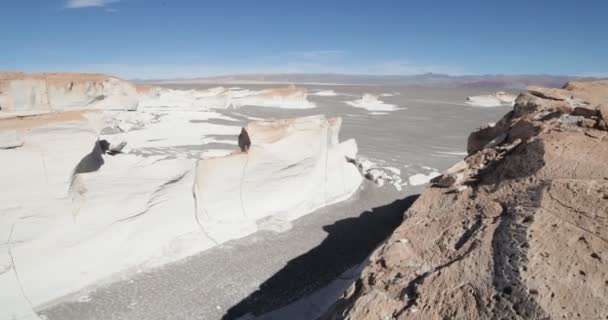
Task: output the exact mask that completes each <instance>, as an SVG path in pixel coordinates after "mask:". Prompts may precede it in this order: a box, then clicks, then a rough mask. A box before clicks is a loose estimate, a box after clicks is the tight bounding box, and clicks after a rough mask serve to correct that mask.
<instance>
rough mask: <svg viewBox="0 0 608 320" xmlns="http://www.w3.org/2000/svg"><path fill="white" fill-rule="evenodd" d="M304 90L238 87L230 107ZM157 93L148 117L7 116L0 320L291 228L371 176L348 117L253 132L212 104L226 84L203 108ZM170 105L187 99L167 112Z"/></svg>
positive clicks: (281, 123)
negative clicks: (348, 132) (344, 123)
mask: <svg viewBox="0 0 608 320" xmlns="http://www.w3.org/2000/svg"><path fill="white" fill-rule="evenodd" d="M35 89H36V90H38V88H35ZM292 89H293V88H288V89H278V92H277V91H269V90H263V91H257V92H255V93H251V92H246V93H244V92H242V91H243V90H238V89H237V90H236V91H234V92H233V93H232V98H231V99H230V100H229V101H230V104H231V105H233V106H234V105H238V104H239V103H240V105H241V106H243V105H249V104H250V103H251V104H253V105H260V104H261V105H265V106H279V105H280V104H281V101H283V102H285V101H287V102H288V101H290V100H289V99H293V101H299V102H298V103H300V104H299V106H300V107H301V106H304V105H305V104H304V103H303V102H302V101H305V92H304V93H303V92H302V91H297V92H294V91H293V90H292ZM162 90H165V89H161V91H162ZM152 91H153V90H152ZM152 91H148V93H147V94H150V96H145V97H144V98H142V99H141V100H140V102H143V103H140V107H139V109H138V110H137V111H128V112H127V111H117V110H116V109H120V108H119V107H120V106H123V104H122V102H120V101H121V100H120V101H119V100H117V101H118V102H116V104H108V105H104V106H103V108H101V106H100V105H95V106H96V107H95V108H93V110H83V111H70V112H66V113H50V114H48V115H43V116H33V117H27V118H24V119H4V120H0V121H3V122H1V123H0V143H2V145H3V146H5V148H0V168H2V169H0V176H1V177H2V179H0V190H2V192H1V193H0V238H2V239H3V245H2V246H0V288H2V290H0V319H13V318H16V319H27V318H35V317H36V316H35V314H34V313H33V311H32V308H33V307H34V306H38V305H41V304H44V303H47V302H49V301H52V300H53V299H55V298H58V297H61V296H63V295H66V294H69V293H71V292H74V291H76V290H79V289H82V288H84V287H85V286H88V285H92V284H95V283H98V282H99V281H103V280H106V279H112V278H113V277H116V276H117V275H120V274H122V273H128V272H133V271H137V270H140V269H144V268H147V267H153V266H158V265H161V264H163V263H166V262H170V261H175V260H178V259H180V258H183V257H186V256H189V255H192V254H195V253H197V252H200V251H202V250H206V249H209V248H211V247H213V246H216V245H217V244H219V243H222V242H224V241H227V240H229V239H235V238H239V237H242V236H244V235H247V234H250V233H252V232H255V231H256V230H258V229H260V228H268V227H269V226H270V227H273V228H274V229H277V226H278V228H280V227H281V225H280V224H281V222H288V221H290V220H293V219H295V218H297V217H300V216H302V215H305V214H307V213H309V212H311V211H312V210H314V209H316V208H319V207H322V206H325V205H328V204H331V203H335V202H337V201H341V200H344V199H346V198H348V197H350V196H351V195H352V194H353V193H354V192H355V191H356V190H357V189H358V187H359V185H360V183H361V180H362V177H361V175H360V174H359V171H358V170H357V168H356V166H355V165H354V164H353V163H350V162H348V161H347V158H349V159H353V158H355V157H356V153H357V147H356V143H355V141H354V140H347V141H345V142H342V143H340V142H339V141H338V133H339V129H340V124H341V120H340V119H339V118H331V119H326V118H325V117H323V116H312V117H305V118H296V119H289V120H277V121H259V122H252V123H250V124H248V125H247V126H246V127H245V128H244V131H241V130H242V129H241V126H240V125H239V124H238V122H237V121H236V120H235V119H232V118H230V117H228V116H225V115H222V114H219V113H216V112H213V111H209V108H213V107H215V106H217V105H214V104H213V103H211V104H207V102H208V101H212V102H213V101H217V100H213V99H215V98H216V97H218V96H221V95H222V94H224V93H225V92H226V90H225V89H211V90H208V91H207V92H203V93H201V92H198V93H196V97H197V99H195V100H196V101H197V102H196V103H192V101H189V100H188V99H186V98H184V96H186V97H188V94H186V93H184V92H175V91H162V92H161V94H160V95H159V96H158V98H159V99H165V98H163V95H164V94H167V96H166V97H167V98H166V100H165V101H164V102H162V103H161V102H155V101H153V100H152V98H151V95H155V94H156V93H150V92H152ZM19 94H20V93H19ZM273 94H276V95H277V96H279V98H276V99H275V98H274V97H273ZM11 97H12V96H11ZM210 97H211V98H210ZM4 98H5V100H4V101H6V96H4ZM174 98H175V99H174ZM11 99H12V98H11ZM83 99H84V98H83ZM171 99H173V100H171ZM180 99H181V100H180ZM209 99H210V100H209ZM239 99H244V100H239ZM76 100H77V99H76V98H74V100H73V101H76ZM12 101H15V100H12ZM168 101H177V102H178V103H175V104H174V105H173V107H170V108H166V107H165V108H161V107H164V106H163V105H164V104H165V102H168ZM235 101H236V102H235ZM30 102H31V101H30ZM119 102H120V103H119ZM108 103H109V101H108ZM199 103H200V104H199ZM294 104H296V103H295V102H294ZM5 105H6V104H5ZM27 106H28V108H30V109H35V108H36V106H38V104H36V103H33V104H32V103H30V104H28V105H27ZM32 106H34V107H32ZM220 107H221V106H220ZM288 107H293V105H292V106H289V105H288ZM75 108H76V109H81V108H78V107H75ZM25 109H27V108H25ZM3 112H6V111H5V110H2V111H0V113H3ZM214 119H217V120H221V121H219V123H222V124H221V125H220V124H217V123H218V122H215V123H214V121H213V120H214ZM231 122H234V125H231V124H230V123H231ZM239 133H241V136H240V139H237V136H239ZM211 143H213V144H221V145H224V146H226V147H224V149H221V148H219V149H218V148H216V147H213V148H207V147H206V145H207V144H211ZM237 145H239V146H237ZM243 150H245V151H246V152H245V151H243ZM229 153H230V154H229ZM212 156H215V157H214V158H211V157H212ZM203 157H208V158H203ZM201 158H203V160H201Z"/></svg>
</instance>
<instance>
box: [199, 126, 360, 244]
mask: <svg viewBox="0 0 608 320" xmlns="http://www.w3.org/2000/svg"><path fill="white" fill-rule="evenodd" d="M340 124H341V119H340V118H330V119H327V118H325V117H324V116H311V117H304V118H297V119H288V120H278V121H256V122H252V123H250V124H248V125H247V126H246V127H245V128H244V130H243V132H242V133H241V137H240V139H239V140H240V145H241V148H240V149H241V150H242V151H240V152H235V153H233V154H231V155H227V156H225V157H219V158H212V159H204V160H199V161H198V164H197V168H196V175H195V183H194V194H195V196H196V210H197V218H198V219H199V221H200V223H201V225H202V226H204V229H205V232H206V233H207V234H208V235H209V237H210V238H212V239H214V241H217V242H221V241H225V240H228V239H231V238H234V237H239V236H241V235H242V234H247V233H251V232H254V231H256V230H257V229H258V228H259V227H260V224H262V225H263V226H262V227H265V226H266V224H265V221H264V219H265V218H268V217H272V220H273V222H270V224H273V223H274V224H275V225H276V223H280V222H281V221H290V220H293V219H295V218H297V217H300V216H302V215H304V214H306V213H308V212H311V211H313V210H314V209H317V208H320V207H322V206H326V205H329V204H332V203H335V202H338V201H341V200H344V199H346V198H348V197H349V196H351V195H352V194H353V193H354V192H355V191H356V190H357V188H358V187H359V185H360V183H361V181H362V177H361V175H360V174H359V172H358V170H357V168H356V167H355V166H354V165H353V164H352V163H350V162H347V158H350V159H352V158H354V156H355V155H356V153H357V147H356V143H355V141H354V140H348V141H345V142H343V143H340V142H339V141H338V132H339V130H340ZM266 222H267V221H266Z"/></svg>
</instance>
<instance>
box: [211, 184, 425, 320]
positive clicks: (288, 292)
mask: <svg viewBox="0 0 608 320" xmlns="http://www.w3.org/2000/svg"><path fill="white" fill-rule="evenodd" d="M417 198H418V195H412V196H409V197H407V198H405V199H401V200H397V201H394V202H393V203H391V204H388V205H385V206H382V207H377V208H374V209H373V210H372V211H365V212H363V213H362V214H361V215H359V216H358V217H356V218H348V219H343V220H339V221H336V222H335V223H333V224H331V225H327V226H324V227H323V229H324V230H325V231H326V232H327V233H328V235H327V238H325V240H324V241H323V242H322V243H321V244H320V245H319V246H317V247H316V248H314V249H312V250H310V251H308V252H307V253H305V254H303V255H301V256H299V257H297V258H294V259H293V260H291V261H289V262H288V263H287V265H286V266H285V267H284V268H283V269H281V270H280V271H279V272H277V273H276V274H275V275H274V276H272V277H271V278H270V279H268V280H266V281H265V282H264V283H262V285H260V288H259V289H258V290H256V291H255V292H254V293H252V294H251V295H249V296H248V297H247V298H245V299H243V300H242V301H241V302H239V303H238V304H236V305H235V306H233V307H232V308H230V309H229V310H228V312H226V314H225V315H224V317H223V318H222V319H223V320H233V319H237V318H239V317H241V316H244V315H246V314H252V315H255V316H258V315H261V314H264V313H267V312H270V311H272V310H276V309H279V308H281V307H284V306H286V305H288V304H290V303H292V302H294V301H295V300H298V299H300V298H302V297H305V296H307V295H310V294H312V293H313V292H315V291H316V290H318V289H321V288H323V287H325V286H326V285H328V284H329V283H330V282H331V281H332V280H334V279H335V278H336V277H338V276H339V275H341V274H342V273H344V272H345V271H346V270H348V269H350V268H351V267H353V266H355V265H356V264H358V263H361V262H362V261H363V260H364V259H365V258H366V257H367V256H368V255H369V254H371V252H372V251H373V250H374V249H375V248H376V247H377V246H378V245H379V244H380V243H381V242H382V241H384V240H385V239H386V238H387V237H388V236H389V235H390V234H391V233H392V232H393V230H395V228H397V226H399V225H400V224H401V222H402V220H403V213H404V212H405V211H406V210H407V209H408V208H409V207H410V206H411V205H412V204H413V203H414V201H415V200H416V199H417Z"/></svg>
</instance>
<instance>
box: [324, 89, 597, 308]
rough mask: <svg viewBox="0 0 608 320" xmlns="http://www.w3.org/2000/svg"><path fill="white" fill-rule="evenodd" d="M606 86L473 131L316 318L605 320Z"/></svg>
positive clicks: (542, 92)
mask: <svg viewBox="0 0 608 320" xmlns="http://www.w3.org/2000/svg"><path fill="white" fill-rule="evenodd" d="M607 100H608V82H606V81H598V82H590V83H584V82H576V83H569V84H567V85H566V86H565V87H564V88H563V89H558V90H555V89H543V88H531V90H530V92H529V93H524V94H522V95H520V96H519V97H518V99H517V101H516V103H515V106H514V108H513V110H512V111H511V112H509V113H508V114H506V115H505V116H504V117H503V118H502V119H500V121H498V122H497V123H495V124H492V125H487V126H485V127H483V128H481V129H480V130H478V131H476V132H474V133H472V134H471V136H470V138H469V141H468V150H469V155H468V156H467V157H466V158H465V159H464V160H463V161H461V162H460V163H457V164H456V165H454V167H452V168H450V169H448V170H447V171H446V172H445V173H444V174H443V175H442V176H440V177H438V178H436V179H435V180H434V184H433V185H432V186H430V187H428V188H427V189H426V190H425V191H424V192H423V193H422V195H421V196H420V198H419V199H418V200H417V201H416V202H415V203H414V205H413V206H412V207H411V208H410V209H409V210H408V211H407V212H406V213H405V219H404V222H403V223H402V225H401V226H400V227H399V228H398V229H397V230H396V231H395V232H394V233H393V235H392V236H391V237H390V238H389V239H388V240H387V241H386V242H384V243H383V244H382V245H381V246H379V247H378V248H377V249H376V251H375V252H374V253H373V254H372V255H371V256H370V257H369V261H368V263H367V266H366V267H365V268H364V270H363V271H362V273H361V276H360V278H359V279H358V280H357V281H356V282H355V283H354V284H353V285H352V286H351V287H350V288H349V289H348V290H347V291H346V292H345V293H344V295H343V296H342V297H341V298H340V299H339V300H338V301H337V302H336V303H335V304H334V305H333V306H332V308H331V309H330V310H329V311H328V312H327V313H326V314H325V315H324V317H323V318H324V319H382V320H385V319H425V320H426V319H608V137H607V136H608V131H606V130H607V126H606V118H608V110H607V108H606V105H608V103H607Z"/></svg>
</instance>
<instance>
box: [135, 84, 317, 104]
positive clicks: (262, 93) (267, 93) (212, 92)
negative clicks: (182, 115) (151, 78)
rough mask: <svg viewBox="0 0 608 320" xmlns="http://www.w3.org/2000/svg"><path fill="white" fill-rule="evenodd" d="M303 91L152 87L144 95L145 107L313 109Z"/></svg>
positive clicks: (294, 89)
mask: <svg viewBox="0 0 608 320" xmlns="http://www.w3.org/2000/svg"><path fill="white" fill-rule="evenodd" d="M307 97H308V94H307V92H306V90H305V89H303V88H296V87H294V86H290V87H287V88H278V89H263V90H259V91H256V90H247V89H240V88H224V87H216V88H211V89H207V90H173V89H167V88H159V87H157V88H151V89H149V90H147V91H146V92H144V93H142V95H141V98H140V106H142V107H181V108H200V107H202V106H205V107H207V108H217V109H226V108H240V107H243V106H260V107H274V108H288V109H310V108H314V107H315V104H314V103H313V102H311V101H309V100H308V99H307Z"/></svg>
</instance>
